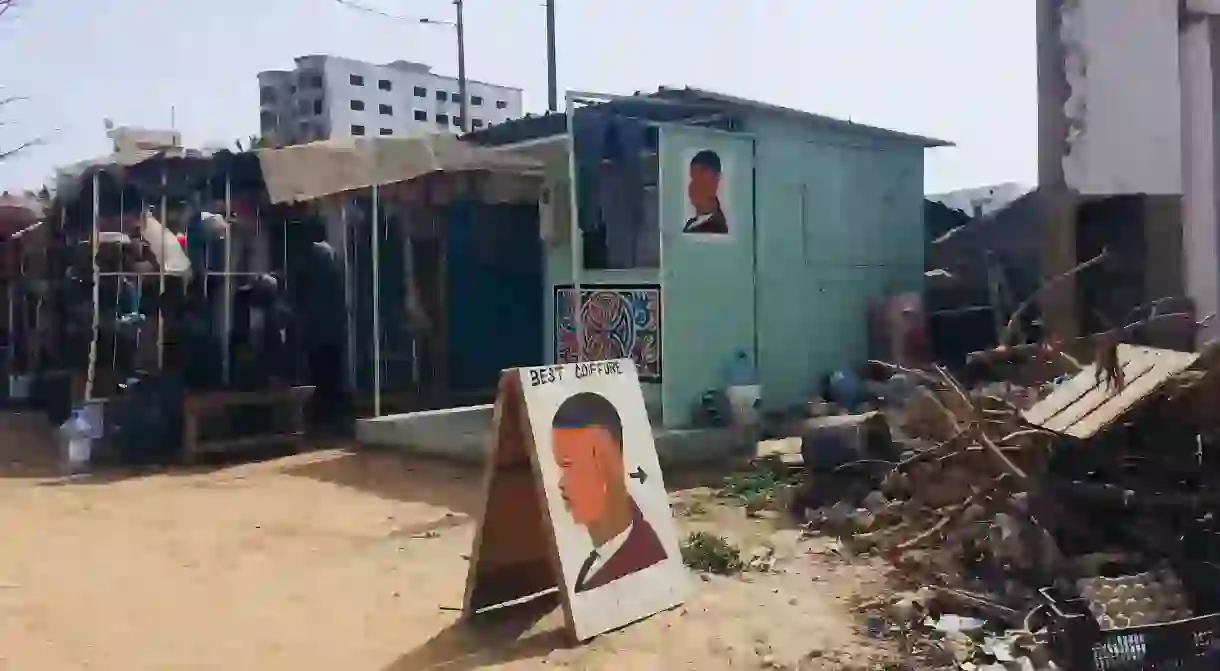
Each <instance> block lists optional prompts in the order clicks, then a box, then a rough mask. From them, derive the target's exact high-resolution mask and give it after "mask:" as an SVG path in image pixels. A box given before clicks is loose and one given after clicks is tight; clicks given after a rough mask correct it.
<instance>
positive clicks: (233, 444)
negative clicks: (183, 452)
mask: <svg viewBox="0 0 1220 671" xmlns="http://www.w3.org/2000/svg"><path fill="white" fill-rule="evenodd" d="M304 437H305V433H304V432H303V431H295V432H292V433H263V434H258V435H254V436H242V437H241V438H220V439H217V440H204V441H198V442H197V443H196V444H195V452H196V453H201V452H224V451H227V450H243V449H248V448H251V447H261V446H263V445H273V444H275V443H297V442H300V441H301V440H302V439H303V438H304Z"/></svg>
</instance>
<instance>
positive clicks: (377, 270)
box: [369, 184, 381, 417]
mask: <svg viewBox="0 0 1220 671" xmlns="http://www.w3.org/2000/svg"><path fill="white" fill-rule="evenodd" d="M378 200H380V197H379V196H378V194H377V185H376V184H374V185H373V225H372V226H370V227H369V230H371V231H372V233H371V234H370V235H371V236H372V240H371V242H372V244H371V245H370V247H371V248H372V250H373V416H374V417H380V416H381V316H380V315H379V314H378V312H379V311H380V309H381V287H380V286H379V284H380V281H381V278H380V275H381V259H380V257H381V252H380V244H381V216H380V215H381V212H380V204H379V203H378Z"/></svg>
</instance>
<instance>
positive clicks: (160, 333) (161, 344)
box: [157, 164, 199, 371]
mask: <svg viewBox="0 0 1220 671" xmlns="http://www.w3.org/2000/svg"><path fill="white" fill-rule="evenodd" d="M168 189H169V167H168V164H166V167H162V168H161V262H160V263H158V264H157V281H158V286H159V292H158V294H157V370H158V371H161V370H165V310H163V309H162V307H163V306H164V305H165V260H166V258H167V257H166V253H165V238H166V236H169V235H173V231H171V230H170V227H169V199H168V197H167V196H166V191H167V190H168ZM191 270H192V271H193V272H194V273H198V272H199V269H198V268H192V269H191Z"/></svg>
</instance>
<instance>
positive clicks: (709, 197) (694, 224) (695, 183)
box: [682, 149, 729, 235]
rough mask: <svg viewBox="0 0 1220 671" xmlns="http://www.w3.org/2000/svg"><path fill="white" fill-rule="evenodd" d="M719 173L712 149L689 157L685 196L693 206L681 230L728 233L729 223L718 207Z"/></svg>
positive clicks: (717, 159)
mask: <svg viewBox="0 0 1220 671" xmlns="http://www.w3.org/2000/svg"><path fill="white" fill-rule="evenodd" d="M722 174H723V167H722V166H721V164H720V155H719V154H717V153H716V152H714V151H712V150H710V149H704V150H703V151H700V152H698V153H696V154H695V155H694V157H692V158H691V160H690V175H689V179H688V181H687V185H686V195H687V197H688V198H689V199H690V204H691V207H692V208H693V209H694V216H692V217H691V218H690V219H687V220H686V225H685V226H683V227H682V232H683V233H693V234H698V235H728V232H729V222H728V219H726V218H725V216H724V210H723V209H722V208H721V207H720V177H721V175H722Z"/></svg>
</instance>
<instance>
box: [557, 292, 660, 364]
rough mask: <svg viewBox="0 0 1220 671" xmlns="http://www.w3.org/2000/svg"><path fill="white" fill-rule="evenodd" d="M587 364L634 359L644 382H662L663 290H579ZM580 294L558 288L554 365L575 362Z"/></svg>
mask: <svg viewBox="0 0 1220 671" xmlns="http://www.w3.org/2000/svg"><path fill="white" fill-rule="evenodd" d="M580 293H581V301H580V309H579V313H580V315H581V316H582V317H583V320H584V324H585V329H584V347H583V352H584V357H583V358H584V360H586V361H598V360H602V359H631V360H633V361H635V365H636V368H637V371H638V374H639V378H640V380H642V381H645V382H660V381H661V288H660V287H659V286H657V285H655V284H642V285H641V284H636V285H615V286H607V285H599V286H595V287H581V290H580ZM575 299H576V291H575V289H573V288H572V287H571V286H557V287H555V363H574V362H575V361H577V354H578V349H577V346H578V340H577V333H576V324H577V322H576V314H577V306H576V300H575Z"/></svg>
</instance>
